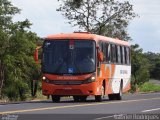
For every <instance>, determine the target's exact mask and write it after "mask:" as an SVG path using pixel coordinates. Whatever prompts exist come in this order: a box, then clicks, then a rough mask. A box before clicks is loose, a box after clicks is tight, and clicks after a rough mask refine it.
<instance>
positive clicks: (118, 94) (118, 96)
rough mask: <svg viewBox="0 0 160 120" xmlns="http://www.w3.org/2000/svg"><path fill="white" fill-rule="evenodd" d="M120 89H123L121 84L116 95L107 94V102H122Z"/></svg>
mask: <svg viewBox="0 0 160 120" xmlns="http://www.w3.org/2000/svg"><path fill="white" fill-rule="evenodd" d="M122 88H123V84H122V82H121V86H120V89H119V93H117V94H109V95H108V98H109V100H122Z"/></svg>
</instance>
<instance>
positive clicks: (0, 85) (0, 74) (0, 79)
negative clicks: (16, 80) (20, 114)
mask: <svg viewBox="0 0 160 120" xmlns="http://www.w3.org/2000/svg"><path fill="white" fill-rule="evenodd" d="M3 83H4V66H3V62H2V60H0V98H1V97H2V88H3Z"/></svg>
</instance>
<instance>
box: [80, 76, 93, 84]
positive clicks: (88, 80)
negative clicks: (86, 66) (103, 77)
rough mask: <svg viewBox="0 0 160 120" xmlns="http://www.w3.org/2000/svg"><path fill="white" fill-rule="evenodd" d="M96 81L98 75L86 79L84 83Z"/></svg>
mask: <svg viewBox="0 0 160 120" xmlns="http://www.w3.org/2000/svg"><path fill="white" fill-rule="evenodd" d="M95 81H96V77H95V76H92V77H90V78H88V79H87V80H85V81H84V82H83V83H84V84H87V83H91V82H95Z"/></svg>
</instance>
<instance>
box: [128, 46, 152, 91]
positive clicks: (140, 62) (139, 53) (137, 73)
mask: <svg viewBox="0 0 160 120" xmlns="http://www.w3.org/2000/svg"><path fill="white" fill-rule="evenodd" d="M131 63H132V64H131V71H132V81H131V83H132V90H133V91H134V90H135V89H136V86H139V85H141V84H143V83H144V82H147V81H149V77H150V74H149V61H148V59H146V58H145V57H144V55H143V50H142V49H141V48H139V45H138V44H135V45H132V46H131Z"/></svg>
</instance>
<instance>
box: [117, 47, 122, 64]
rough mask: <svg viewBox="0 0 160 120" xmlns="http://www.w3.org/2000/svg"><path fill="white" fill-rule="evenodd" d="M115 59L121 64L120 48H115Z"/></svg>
mask: <svg viewBox="0 0 160 120" xmlns="http://www.w3.org/2000/svg"><path fill="white" fill-rule="evenodd" d="M117 57H118V58H117V59H118V63H119V64H121V53H120V46H119V45H118V46H117Z"/></svg>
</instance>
